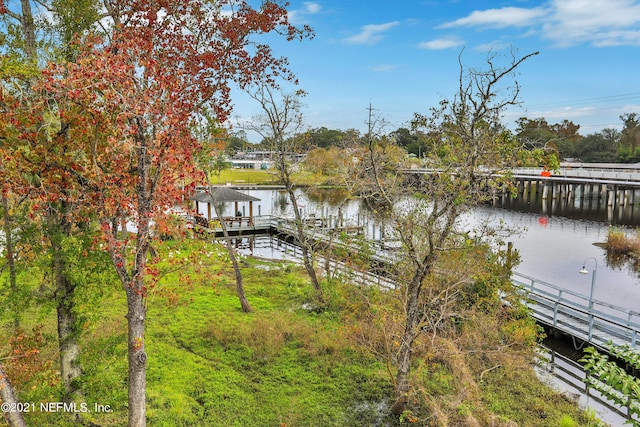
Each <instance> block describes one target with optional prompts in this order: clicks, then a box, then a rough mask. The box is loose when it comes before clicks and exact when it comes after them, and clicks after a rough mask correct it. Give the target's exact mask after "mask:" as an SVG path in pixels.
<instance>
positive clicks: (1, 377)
mask: <svg viewBox="0 0 640 427" xmlns="http://www.w3.org/2000/svg"><path fill="white" fill-rule="evenodd" d="M0 400H1V401H2V402H3V403H5V404H8V405H9V407H10V408H11V406H12V405H14V406H15V405H16V404H17V403H19V402H18V399H16V395H15V393H14V392H13V387H12V386H11V383H10V382H9V378H7V375H6V374H5V372H4V368H3V367H2V364H1V363H0ZM2 412H3V415H4V416H5V417H6V418H7V421H8V422H9V426H10V427H26V426H27V425H26V424H25V422H24V418H23V417H22V412H20V411H2Z"/></svg>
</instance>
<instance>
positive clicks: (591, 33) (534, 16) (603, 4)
mask: <svg viewBox="0 0 640 427" xmlns="http://www.w3.org/2000/svg"><path fill="white" fill-rule="evenodd" d="M458 27H479V28H485V29H503V28H509V27H511V28H526V30H527V31H526V32H525V33H523V34H522V35H523V36H533V35H539V36H540V37H543V38H545V39H548V40H551V41H552V42H553V43H554V44H555V45H556V46H558V47H568V46H573V45H576V44H581V43H590V44H591V45H593V46H598V47H605V46H622V45H626V46H629V45H630V46H639V45H640V0H549V1H548V2H547V3H545V4H544V6H540V7H535V8H521V7H504V8H500V9H486V10H476V11H474V12H472V13H471V14H469V15H467V16H466V17H463V18H460V19H456V20H455V21H451V22H447V23H445V24H442V25H440V26H439V27H438V28H447V29H451V28H458Z"/></svg>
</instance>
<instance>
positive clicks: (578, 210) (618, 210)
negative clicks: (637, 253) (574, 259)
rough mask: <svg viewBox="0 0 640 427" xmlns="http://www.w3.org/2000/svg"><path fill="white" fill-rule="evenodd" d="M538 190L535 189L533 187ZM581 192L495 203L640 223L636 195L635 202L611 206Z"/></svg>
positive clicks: (568, 215)
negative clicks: (567, 195) (572, 194)
mask: <svg viewBox="0 0 640 427" xmlns="http://www.w3.org/2000/svg"><path fill="white" fill-rule="evenodd" d="M534 191H535V190H534ZM581 196H582V195H581V194H580V193H579V192H578V194H576V196H575V197H574V198H572V199H567V198H559V197H558V198H551V197H549V198H548V199H546V200H542V199H541V198H540V197H538V198H537V199H536V200H534V201H528V200H527V199H526V198H524V197H517V198H510V197H505V198H503V199H497V200H496V204H495V206H496V207H499V208H504V209H509V210H514V211H518V212H528V213H533V214H540V215H549V216H560V217H565V218H570V219H576V220H580V221H583V220H586V221H597V222H602V223H605V224H611V225H621V226H633V227H637V226H640V205H639V202H638V201H637V200H638V199H637V198H636V197H633V198H632V199H633V200H636V201H635V202H634V203H626V204H625V203H620V204H617V205H616V206H615V207H614V208H612V207H608V206H607V203H606V201H605V200H604V198H600V199H598V198H595V197H594V198H588V197H585V198H582V197H581Z"/></svg>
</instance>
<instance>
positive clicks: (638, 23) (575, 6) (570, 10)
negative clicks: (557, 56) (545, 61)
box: [542, 0, 640, 47]
mask: <svg viewBox="0 0 640 427" xmlns="http://www.w3.org/2000/svg"><path fill="white" fill-rule="evenodd" d="M549 6H550V8H551V10H552V18H551V19H550V20H549V21H548V22H546V23H545V24H544V25H543V27H542V33H543V35H544V37H545V38H548V39H550V40H553V41H554V43H555V44H556V45H557V46H560V47H567V46H572V45H575V44H579V43H591V44H592V45H594V46H600V47H602V46H620V45H640V2H639V1H638V0H553V1H552V2H551V3H550V5H549Z"/></svg>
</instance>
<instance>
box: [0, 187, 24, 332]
mask: <svg viewBox="0 0 640 427" xmlns="http://www.w3.org/2000/svg"><path fill="white" fill-rule="evenodd" d="M2 214H3V215H2V216H3V222H2V226H3V233H4V247H5V258H6V260H7V265H8V267H9V291H10V293H11V297H10V301H11V302H10V304H11V310H12V311H13V313H11V314H12V316H13V328H14V330H15V329H18V328H19V327H20V312H21V310H20V308H19V306H20V302H19V301H18V296H17V295H18V283H17V274H16V260H15V247H14V244H13V231H14V227H13V226H12V224H11V223H12V220H11V215H10V214H9V200H8V198H7V195H6V194H5V193H4V192H3V193H2Z"/></svg>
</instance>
